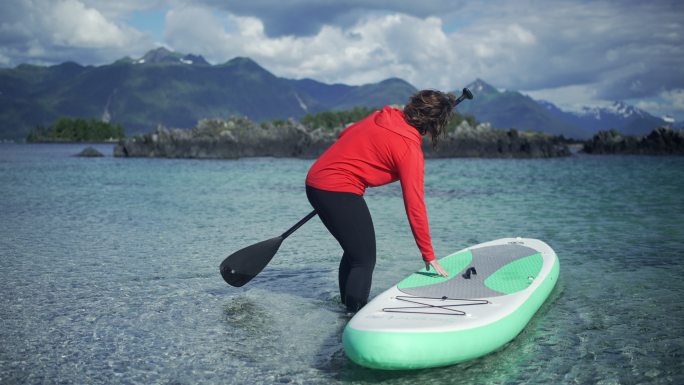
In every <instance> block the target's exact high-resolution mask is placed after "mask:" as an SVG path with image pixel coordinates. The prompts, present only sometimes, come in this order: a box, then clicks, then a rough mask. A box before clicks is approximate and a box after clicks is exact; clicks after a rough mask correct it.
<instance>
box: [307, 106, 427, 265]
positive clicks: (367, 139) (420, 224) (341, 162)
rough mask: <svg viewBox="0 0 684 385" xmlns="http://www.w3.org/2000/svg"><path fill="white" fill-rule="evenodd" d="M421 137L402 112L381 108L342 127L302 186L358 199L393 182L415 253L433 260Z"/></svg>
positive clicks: (425, 259) (425, 258)
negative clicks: (397, 184) (368, 190)
mask: <svg viewBox="0 0 684 385" xmlns="http://www.w3.org/2000/svg"><path fill="white" fill-rule="evenodd" d="M422 139H423V138H422V136H421V135H420V133H418V130H416V128H414V127H413V126H411V125H409V124H408V123H406V121H405V120H404V113H403V111H401V110H399V109H396V108H392V107H385V108H384V109H382V111H376V112H374V113H372V114H371V115H369V116H368V117H367V118H365V119H363V120H361V121H359V122H357V123H355V124H353V125H351V126H349V127H347V128H346V129H345V130H344V131H342V133H341V134H340V136H339V138H338V140H337V141H336V142H335V143H334V144H333V145H332V146H330V148H329V149H328V150H326V151H325V152H324V153H323V155H321V157H320V158H319V159H318V160H317V161H316V162H315V163H314V164H313V166H311V169H310V170H309V173H308V175H307V176H306V184H307V185H308V186H311V187H313V188H317V189H319V190H325V191H337V192H349V193H354V194H357V195H363V193H364V192H365V191H366V188H367V187H377V186H382V185H385V184H388V183H392V182H395V181H397V180H399V181H400V183H401V189H402V192H403V195H404V207H405V208H406V215H407V216H408V220H409V224H410V225H411V230H412V232H413V237H414V238H415V240H416V244H417V245H418V249H419V250H420V252H421V254H422V255H423V260H424V261H426V262H429V261H432V260H434V259H435V252H434V250H433V248H432V241H431V239H430V227H429V225H428V218H427V211H426V209H425V201H424V198H423V196H424V194H423V175H424V160H423V150H422V148H421V143H422Z"/></svg>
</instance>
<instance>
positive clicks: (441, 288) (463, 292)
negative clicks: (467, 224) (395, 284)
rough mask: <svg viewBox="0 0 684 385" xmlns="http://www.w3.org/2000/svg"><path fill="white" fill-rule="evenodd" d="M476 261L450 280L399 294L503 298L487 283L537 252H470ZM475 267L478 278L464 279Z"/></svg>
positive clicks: (508, 248) (500, 248)
mask: <svg viewBox="0 0 684 385" xmlns="http://www.w3.org/2000/svg"><path fill="white" fill-rule="evenodd" d="M471 252H472V254H473V260H472V261H471V263H470V265H468V266H467V267H466V268H465V269H463V270H462V271H460V272H459V273H458V274H455V275H454V276H453V277H452V278H451V279H449V280H447V281H444V282H441V283H436V284H434V285H426V286H419V287H410V288H399V290H400V291H402V292H404V293H406V294H408V295H412V296H415V297H431V298H441V297H444V296H446V297H448V298H486V297H497V296H501V295H504V293H500V292H498V291H494V290H492V289H490V288H488V287H487V286H485V285H484V281H485V280H486V279H487V278H488V277H489V276H490V275H492V274H493V273H494V272H496V271H497V270H499V269H500V268H502V267H503V266H505V265H507V264H509V263H511V262H513V261H516V260H518V259H521V258H525V257H528V256H530V255H534V254H537V253H538V251H537V250H535V249H532V248H530V247H527V246H522V245H516V244H509V245H496V246H485V247H480V248H476V249H471ZM471 267H474V268H475V270H476V271H477V275H475V274H472V275H471V276H470V279H466V278H464V277H463V273H464V272H466V271H467V270H468V269H469V268H471Z"/></svg>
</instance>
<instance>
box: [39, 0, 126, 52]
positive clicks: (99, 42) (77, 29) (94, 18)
mask: <svg viewBox="0 0 684 385" xmlns="http://www.w3.org/2000/svg"><path fill="white" fill-rule="evenodd" d="M48 11H49V12H47V13H44V14H43V17H44V18H45V22H46V23H47V22H49V21H51V22H52V23H53V25H54V29H53V30H52V39H53V42H54V43H55V44H61V45H67V46H72V47H74V46H75V47H94V48H97V47H121V46H122V45H124V44H125V43H126V42H127V40H128V36H127V34H126V31H124V30H123V29H122V28H120V27H119V26H117V25H116V24H114V23H112V22H111V21H109V20H107V19H106V18H105V17H104V16H103V15H102V14H101V13H100V12H99V11H98V10H96V9H94V8H86V7H85V5H83V3H81V2H79V1H77V0H60V1H57V2H55V3H54V5H53V7H52V8H51V9H48Z"/></svg>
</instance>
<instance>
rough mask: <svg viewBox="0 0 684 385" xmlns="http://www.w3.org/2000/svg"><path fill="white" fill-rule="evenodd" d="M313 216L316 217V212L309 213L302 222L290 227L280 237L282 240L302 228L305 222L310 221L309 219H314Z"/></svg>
mask: <svg viewBox="0 0 684 385" xmlns="http://www.w3.org/2000/svg"><path fill="white" fill-rule="evenodd" d="M315 216H316V210H314V211H312V212H310V213H309V214H308V215H307V216H305V217H304V218H302V220H300V221H299V222H297V223H295V225H294V226H292V227H290V229H289V230H287V231H286V232H284V233H283V234H282V235H281V236H280V237H281V238H283V239H285V238H287V237H289V236H290V235H291V234H292V233H294V232H295V231H297V229H298V228H300V227H302V225H303V224H305V223H306V222H308V221H309V219H311V218H313V217H315Z"/></svg>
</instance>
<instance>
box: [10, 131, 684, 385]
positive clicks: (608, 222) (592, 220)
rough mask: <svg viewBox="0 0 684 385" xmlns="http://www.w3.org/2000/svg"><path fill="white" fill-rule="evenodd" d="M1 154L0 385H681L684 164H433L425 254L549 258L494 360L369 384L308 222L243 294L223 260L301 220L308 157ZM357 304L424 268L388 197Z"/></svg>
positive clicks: (327, 253)
mask: <svg viewBox="0 0 684 385" xmlns="http://www.w3.org/2000/svg"><path fill="white" fill-rule="evenodd" d="M84 147H85V146H84V145H8V144H0V193H1V194H2V199H0V219H1V223H2V225H1V226H0V262H1V263H0V320H1V325H2V327H1V328H0V341H1V344H0V383H2V384H14V383H21V384H57V383H59V384H71V383H73V384H81V383H92V384H111V383H115V384H116V383H121V384H127V383H141V384H157V383H158V384H199V383H216V384H273V383H275V384H281V383H284V384H342V383H354V384H460V383H477V384H487V383H499V384H501V383H504V384H515V383H535V384H536V383H538V384H548V383H587V384H594V383H600V384H618V383H619V384H642V383H654V384H681V383H684V326H682V325H683V324H684V322H682V320H684V305H683V302H682V298H683V294H684V279H683V278H684V226H683V225H682V223H683V222H684V194H683V193H682V191H684V158H681V157H679V158H677V157H664V158H658V157H617V156H616V157H589V156H578V157H572V158H565V159H552V160H475V159H453V160H428V161H427V162H426V195H427V205H428V210H429V214H430V220H431V227H432V235H433V238H434V240H433V241H434V245H435V249H436V252H437V254H438V255H446V254H449V253H451V252H453V251H456V250H458V249H461V248H463V247H466V246H469V245H472V244H475V243H479V242H484V241H487V240H491V239H496V238H500V237H507V236H525V237H534V238H540V239H542V240H544V241H546V242H547V243H549V244H550V245H551V246H552V247H553V248H554V249H555V250H556V252H557V254H558V255H559V258H560V260H561V278H560V281H559V284H558V286H557V287H556V289H555V290H554V292H553V294H552V297H551V298H550V300H549V301H548V302H547V303H546V304H545V305H544V307H542V309H541V310H540V312H539V313H538V314H537V316H535V318H533V320H532V321H531V322H530V324H529V325H528V326H527V328H526V329H525V330H524V331H523V333H521V334H520V335H519V336H518V337H517V338H516V339H515V340H514V341H513V342H511V343H510V344H508V345H507V346H506V347H505V348H503V349H502V350H500V351H498V352H496V353H494V354H491V355H489V356H486V357H484V358H481V359H479V360H475V361H472V362H469V363H466V364H461V365H455V366H451V367H446V368H438V369H431V370H421V371H405V372H382V371H373V370H368V369H364V368H361V367H358V366H356V365H355V364H353V363H351V362H350V361H348V360H347V358H346V357H345V355H344V352H343V350H342V346H341V343H340V337H341V333H342V329H343V327H344V325H345V324H346V322H347V321H348V318H347V317H346V316H345V315H344V313H343V309H342V307H341V306H340V305H338V299H339V298H338V294H337V287H336V285H337V284H336V274H337V273H336V268H337V264H338V258H339V254H340V251H339V246H337V244H336V243H335V242H334V240H333V239H332V237H331V236H330V235H329V234H328V233H327V232H326V230H325V229H324V228H323V226H322V224H321V223H320V221H318V220H317V219H314V220H312V221H311V222H310V223H308V224H306V225H305V226H304V227H303V228H301V229H300V230H298V231H297V232H296V233H294V234H293V235H292V236H291V237H290V238H288V239H287V240H286V241H285V243H283V245H282V246H281V249H280V251H279V252H278V254H277V255H276V257H275V258H274V259H273V261H272V262H271V264H270V265H269V266H268V267H267V268H266V270H264V272H263V273H262V274H261V275H259V276H258V277H257V278H255V279H254V280H253V281H252V282H250V283H249V284H248V285H246V286H245V287H243V288H239V289H237V288H232V287H229V286H227V285H226V284H225V283H223V281H222V280H221V277H220V275H219V274H218V264H219V263H220V262H221V260H222V259H223V258H224V257H225V256H226V255H228V254H230V253H232V252H233V251H236V250H238V249H240V248H242V247H244V246H247V245H249V244H252V243H255V242H258V241H261V240H264V239H267V238H271V237H273V236H276V235H278V234H280V233H281V232H282V231H284V230H285V229H287V228H288V227H290V226H291V225H292V224H294V223H295V222H296V221H297V220H299V219H300V218H301V217H303V216H304V215H306V214H307V213H308V212H309V211H310V210H311V209H310V206H309V205H308V202H307V201H306V197H305V195H304V192H303V186H302V183H303V178H304V176H305V174H306V171H307V169H308V167H309V165H310V164H311V162H312V161H311V160H295V159H265V158H264V159H243V160H237V161H196V160H166V159H117V158H113V157H111V146H100V149H101V150H102V151H103V152H104V153H105V154H107V155H110V156H107V157H105V158H97V159H89V158H88V159H86V158H76V157H73V156H72V155H73V154H76V153H78V152H79V151H80V150H81V149H82V148H84ZM367 201H368V204H369V206H370V209H371V212H372V215H373V220H374V222H375V227H376V232H377V237H378V256H379V258H378V264H377V267H376V271H375V275H374V282H373V288H372V295H377V294H379V293H380V292H381V291H383V290H385V289H386V288H388V287H389V286H391V285H393V284H395V283H396V282H398V281H399V280H400V279H402V278H403V277H405V276H406V275H408V274H410V273H411V272H412V271H414V270H415V269H417V268H420V267H421V261H420V258H419V256H418V252H417V249H416V247H415V244H414V243H413V240H412V238H411V235H410V230H409V228H408V223H407V221H406V219H405V214H404V211H403V206H402V202H401V192H400V189H399V186H385V187H381V188H377V189H372V190H369V192H368V193H367Z"/></svg>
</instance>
